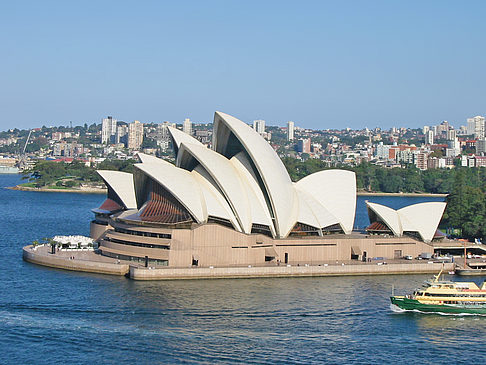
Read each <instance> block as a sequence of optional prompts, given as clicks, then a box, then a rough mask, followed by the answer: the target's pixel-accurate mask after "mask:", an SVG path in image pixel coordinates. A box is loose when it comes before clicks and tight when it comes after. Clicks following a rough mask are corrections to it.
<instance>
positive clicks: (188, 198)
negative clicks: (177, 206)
mask: <svg viewBox="0 0 486 365" xmlns="http://www.w3.org/2000/svg"><path fill="white" fill-rule="evenodd" d="M154 162H155V161H154ZM134 166H135V167H136V168H137V169H139V170H141V171H142V172H143V173H145V174H146V175H148V176H150V177H151V178H152V179H154V180H155V181H157V182H158V183H159V184H160V185H162V186H163V187H164V188H165V189H167V190H168V191H169V192H170V193H171V194H172V195H173V196H174V197H175V198H176V199H177V200H178V201H179V202H180V203H181V204H182V205H183V206H184V207H185V208H186V209H187V210H188V211H189V212H190V213H191V215H192V216H193V217H194V219H196V221H197V222H198V223H203V222H205V221H206V220H207V210H206V205H205V203H204V200H203V199H202V195H201V191H200V188H199V184H198V182H197V181H196V180H195V179H194V176H193V175H191V173H190V172H189V171H186V170H183V169H180V168H177V167H175V166H174V165H172V164H170V163H168V162H166V161H164V160H160V162H159V163H158V164H156V163H140V164H135V165H134Z"/></svg>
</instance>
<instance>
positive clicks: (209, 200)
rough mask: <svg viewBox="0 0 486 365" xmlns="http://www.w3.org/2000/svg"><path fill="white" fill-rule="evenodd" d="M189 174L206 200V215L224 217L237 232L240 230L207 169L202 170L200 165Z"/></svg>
mask: <svg viewBox="0 0 486 365" xmlns="http://www.w3.org/2000/svg"><path fill="white" fill-rule="evenodd" d="M191 174H192V175H193V176H194V178H195V179H196V180H197V182H198V183H199V186H200V188H201V192H202V194H203V196H204V200H205V201H206V208H207V212H208V217H209V216H213V217H218V218H223V219H226V220H228V221H230V222H231V224H232V225H233V227H234V228H235V229H236V230H237V231H238V232H241V227H240V225H239V223H238V220H237V219H236V217H235V215H234V214H233V212H232V210H231V207H230V206H229V205H228V202H227V201H226V200H225V198H224V196H223V195H222V194H221V192H220V191H219V190H218V189H217V188H216V187H215V186H214V185H213V183H212V182H211V181H212V178H211V177H210V176H208V174H207V171H206V170H204V168H203V167H202V166H198V167H196V168H195V169H194V170H192V171H191Z"/></svg>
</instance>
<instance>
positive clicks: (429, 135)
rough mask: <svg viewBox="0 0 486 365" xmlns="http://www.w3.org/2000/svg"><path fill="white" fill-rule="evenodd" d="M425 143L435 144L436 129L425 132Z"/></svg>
mask: <svg viewBox="0 0 486 365" xmlns="http://www.w3.org/2000/svg"><path fill="white" fill-rule="evenodd" d="M425 144H434V131H432V130H429V131H427V133H426V134H425Z"/></svg>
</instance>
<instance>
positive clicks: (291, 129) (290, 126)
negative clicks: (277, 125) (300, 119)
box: [287, 121, 294, 141]
mask: <svg viewBox="0 0 486 365" xmlns="http://www.w3.org/2000/svg"><path fill="white" fill-rule="evenodd" d="M293 140H294V122H292V121H290V122H287V141H293Z"/></svg>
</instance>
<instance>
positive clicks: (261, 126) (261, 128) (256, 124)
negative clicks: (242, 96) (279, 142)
mask: <svg viewBox="0 0 486 365" xmlns="http://www.w3.org/2000/svg"><path fill="white" fill-rule="evenodd" d="M253 129H254V130H256V131H257V132H258V133H260V134H263V133H265V121H264V120H261V119H258V120H254V121H253Z"/></svg>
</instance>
